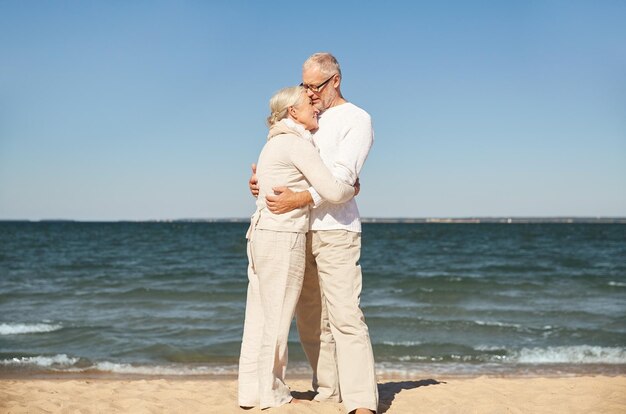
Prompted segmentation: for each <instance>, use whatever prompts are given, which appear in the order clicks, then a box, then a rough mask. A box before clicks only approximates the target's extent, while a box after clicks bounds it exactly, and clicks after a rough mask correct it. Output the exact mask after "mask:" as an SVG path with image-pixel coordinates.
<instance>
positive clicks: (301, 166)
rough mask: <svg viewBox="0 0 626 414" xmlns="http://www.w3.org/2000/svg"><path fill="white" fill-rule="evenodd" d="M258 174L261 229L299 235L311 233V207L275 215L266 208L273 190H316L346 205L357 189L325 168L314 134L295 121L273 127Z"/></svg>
mask: <svg viewBox="0 0 626 414" xmlns="http://www.w3.org/2000/svg"><path fill="white" fill-rule="evenodd" d="M256 174H257V177H258V180H259V196H258V198H257V202H256V204H257V212H256V213H255V215H254V216H253V222H254V221H256V222H257V223H258V224H257V228H258V229H263V230H274V231H289V232H298V233H306V232H307V231H308V230H309V214H310V208H309V207H304V208H299V209H295V210H293V211H290V212H288V213H285V214H273V213H272V212H271V211H269V210H268V209H267V208H266V207H267V206H266V203H265V196H266V195H267V194H273V190H272V187H280V186H285V187H288V188H289V189H290V190H292V191H305V190H306V189H308V188H309V187H313V188H314V189H315V190H316V191H317V192H318V193H319V195H320V196H321V197H322V198H324V200H326V201H328V202H331V203H345V202H346V201H348V200H349V199H351V198H352V197H353V196H354V187H352V185H351V184H346V183H344V182H342V181H340V180H339V179H337V178H335V177H334V176H333V175H332V174H331V173H330V171H329V170H328V168H327V167H326V166H325V165H324V162H323V161H322V159H321V158H320V155H319V153H318V151H317V149H316V148H315V147H314V146H313V144H312V142H311V134H310V133H309V132H308V131H306V130H305V129H304V128H303V127H302V125H300V124H297V123H295V122H294V121H292V120H291V119H283V120H281V121H280V122H277V123H276V124H274V125H273V126H272V127H271V128H270V131H269V135H268V137H267V143H266V144H265V146H264V147H263V149H262V150H261V155H259V160H258V162H257V170H256Z"/></svg>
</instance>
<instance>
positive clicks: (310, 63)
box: [302, 52, 341, 77]
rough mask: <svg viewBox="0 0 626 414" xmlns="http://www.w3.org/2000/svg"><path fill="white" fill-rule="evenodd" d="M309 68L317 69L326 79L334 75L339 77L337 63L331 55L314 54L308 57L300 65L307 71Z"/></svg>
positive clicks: (324, 53)
mask: <svg viewBox="0 0 626 414" xmlns="http://www.w3.org/2000/svg"><path fill="white" fill-rule="evenodd" d="M310 67H317V68H319V70H320V72H321V73H322V74H323V75H324V76H326V77H330V76H333V75H334V74H336V73H338V74H339V77H341V68H340V67H339V62H337V59H336V58H335V57H334V56H333V55H331V54H330V53H327V52H320V53H314V54H312V55H311V56H309V58H308V59H307V60H306V61H305V62H304V64H303V65H302V68H303V69H307V68H310Z"/></svg>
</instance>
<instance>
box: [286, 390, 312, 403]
mask: <svg viewBox="0 0 626 414" xmlns="http://www.w3.org/2000/svg"><path fill="white" fill-rule="evenodd" d="M291 396H292V397H293V398H297V399H298V400H307V401H313V398H315V391H291Z"/></svg>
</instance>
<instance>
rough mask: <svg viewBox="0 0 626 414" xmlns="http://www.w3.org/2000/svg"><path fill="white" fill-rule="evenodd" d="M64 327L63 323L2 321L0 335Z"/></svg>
mask: <svg viewBox="0 0 626 414" xmlns="http://www.w3.org/2000/svg"><path fill="white" fill-rule="evenodd" d="M62 328H63V326H62V325H59V324H49V323H0V335H21V334H30V333H43V332H54V331H58V330H59V329H62Z"/></svg>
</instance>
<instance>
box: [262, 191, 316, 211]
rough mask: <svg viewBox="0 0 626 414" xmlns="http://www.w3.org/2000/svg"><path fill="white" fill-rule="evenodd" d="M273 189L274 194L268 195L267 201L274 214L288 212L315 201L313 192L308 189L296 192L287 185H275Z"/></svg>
mask: <svg viewBox="0 0 626 414" xmlns="http://www.w3.org/2000/svg"><path fill="white" fill-rule="evenodd" d="M272 190H274V195H271V194H268V195H266V196H265V202H266V204H267V208H268V209H269V211H271V212H272V213H274V214H284V213H288V212H290V211H292V210H295V209H297V208H301V207H304V206H306V205H307V204H309V203H311V202H313V198H312V197H311V193H309V192H308V191H300V192H298V193H294V192H293V191H291V190H290V189H288V188H287V187H274V188H272Z"/></svg>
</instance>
